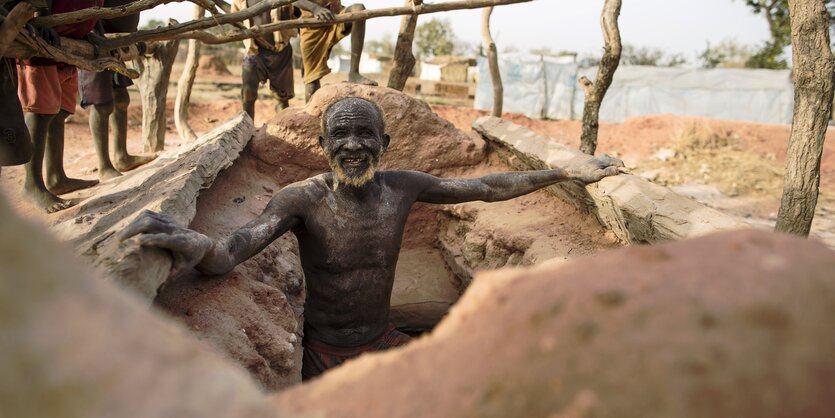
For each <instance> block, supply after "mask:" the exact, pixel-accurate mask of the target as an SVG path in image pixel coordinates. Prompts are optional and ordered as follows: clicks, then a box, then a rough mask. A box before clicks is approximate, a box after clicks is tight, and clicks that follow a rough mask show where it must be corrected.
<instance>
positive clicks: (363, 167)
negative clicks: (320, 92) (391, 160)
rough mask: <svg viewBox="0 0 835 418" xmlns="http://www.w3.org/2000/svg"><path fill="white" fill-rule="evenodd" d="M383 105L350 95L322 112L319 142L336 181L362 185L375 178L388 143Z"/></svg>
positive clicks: (356, 185)
mask: <svg viewBox="0 0 835 418" xmlns="http://www.w3.org/2000/svg"><path fill="white" fill-rule="evenodd" d="M384 130H385V124H384V122H383V115H382V114H381V113H380V110H379V107H377V106H376V105H375V104H373V103H372V102H370V101H368V100H365V99H361V98H358V97H346V98H344V99H341V100H339V101H337V102H335V103H334V104H332V105H331V106H329V107H328V108H327V109H325V113H324V114H323V115H322V133H323V136H320V137H319V145H321V146H322V149H323V150H324V152H325V156H326V157H327V158H328V162H329V163H330V166H331V169H332V170H333V173H334V176H335V178H336V181H338V182H339V183H344V184H347V185H349V186H353V187H360V186H362V185H364V184H366V183H367V182H369V181H371V180H372V179H373V178H374V172H375V171H376V170H377V166H378V164H379V162H380V156H381V155H382V153H383V152H384V151H385V149H386V147H387V146H388V142H389V137H388V135H386V134H385V132H384Z"/></svg>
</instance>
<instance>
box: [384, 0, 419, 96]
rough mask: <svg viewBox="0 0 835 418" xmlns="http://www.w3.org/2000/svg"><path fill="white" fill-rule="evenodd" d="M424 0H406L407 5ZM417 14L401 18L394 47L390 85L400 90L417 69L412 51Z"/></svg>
mask: <svg viewBox="0 0 835 418" xmlns="http://www.w3.org/2000/svg"><path fill="white" fill-rule="evenodd" d="M422 3H423V0H406V6H407V7H408V6H418V5H420V4H422ZM417 18H418V17H417V15H407V16H403V17H402V18H401V19H400V33H399V34H398V35H397V46H396V47H395V48H394V66H393V67H392V69H391V73H390V74H389V83H388V86H389V87H390V88H393V89H395V90H398V91H403V88H405V87H406V80H408V79H409V76H410V75H412V70H414V69H415V55H414V54H413V53H412V42H413V41H414V39H415V27H417Z"/></svg>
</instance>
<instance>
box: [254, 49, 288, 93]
mask: <svg viewBox="0 0 835 418" xmlns="http://www.w3.org/2000/svg"><path fill="white" fill-rule="evenodd" d="M241 77H242V81H243V85H244V88H246V87H247V86H248V87H250V88H253V87H254V88H255V89H257V88H258V84H260V83H264V82H266V81H267V80H269V81H270V90H272V91H273V93H275V95H276V96H278V98H279V99H281V100H290V99H291V98H293V97H294V96H295V91H294V90H295V89H294V87H293V48H291V47H290V45H287V46H286V47H284V49H282V50H281V51H279V52H273V51H270V50H266V49H261V50H259V52H258V55H249V54H247V55H245V56H244V60H243V72H242V74H241Z"/></svg>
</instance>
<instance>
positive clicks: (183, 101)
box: [174, 4, 205, 142]
mask: <svg viewBox="0 0 835 418" xmlns="http://www.w3.org/2000/svg"><path fill="white" fill-rule="evenodd" d="M204 14H205V9H203V8H202V7H200V6H198V5H196V4H195V5H194V16H192V17H193V18H194V19H195V20H197V19H201V18H203V15H204ZM199 65H200V41H198V40H197V39H189V41H188V55H186V62H185V65H184V66H183V73H182V74H181V75H180V80H179V81H178V82H177V99H176V101H175V102H174V126H176V127H177V133H178V134H180V139H181V140H183V141H184V142H185V141H194V140H195V139H197V134H195V133H194V129H192V128H191V125H189V123H188V106H189V103H190V102H191V89H192V87H193V86H194V78H195V77H196V76H197V67H198V66H199Z"/></svg>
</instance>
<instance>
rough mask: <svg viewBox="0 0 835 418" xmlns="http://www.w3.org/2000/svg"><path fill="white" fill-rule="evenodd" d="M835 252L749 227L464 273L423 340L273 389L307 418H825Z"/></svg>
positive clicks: (833, 364) (832, 371) (832, 376)
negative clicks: (447, 308)
mask: <svg viewBox="0 0 835 418" xmlns="http://www.w3.org/2000/svg"><path fill="white" fill-rule="evenodd" d="M833 298H835V253H833V252H832V251H831V250H828V249H826V248H825V247H824V246H822V245H821V244H818V243H815V242H813V241H806V240H798V239H795V238H790V237H787V236H782V235H777V234H773V233H765V232H756V231H746V232H732V233H723V234H717V235H712V236H708V237H703V238H699V239H694V240H690V241H683V242H675V243H671V244H666V245H662V246H655V247H629V248H625V249H622V250H617V251H612V252H608V253H605V254H601V255H598V256H596V257H595V258H593V259H591V258H589V259H582V260H578V261H576V262H569V263H567V264H565V263H562V264H557V265H554V264H546V265H543V266H541V267H538V268H534V269H530V270H503V271H497V272H492V273H486V274H483V275H480V276H477V278H476V280H475V282H474V283H473V286H472V287H470V289H469V290H468V291H467V292H466V293H465V294H464V296H463V297H462V299H461V301H460V302H459V304H458V305H456V307H454V308H453V310H452V312H451V313H450V315H449V316H448V317H447V319H445V320H444V322H442V323H441V324H440V325H439V327H438V328H437V329H436V330H435V331H434V332H433V334H432V335H431V336H429V337H428V338H424V339H421V340H418V341H417V342H415V343H413V344H412V345H410V346H407V347H405V348H402V349H399V350H396V351H390V352H386V353H381V354H377V355H366V356H363V357H360V358H359V359H357V360H355V361H351V362H349V363H347V364H346V365H345V366H344V367H342V368H339V369H336V370H334V371H332V372H329V373H326V374H325V375H324V376H323V377H322V378H320V379H319V380H317V381H313V382H311V383H310V384H306V385H302V386H300V387H297V388H294V389H291V390H289V391H287V392H283V393H281V394H279V395H278V397H277V400H278V402H279V404H280V405H282V406H285V407H288V408H291V410H292V411H295V412H300V413H308V414H311V415H316V416H340V417H346V416H356V417H360V416H362V417H436V416H479V417H510V416H530V417H548V416H550V417H555V416H560V417H562V416H572V417H573V416H578V417H579V416H594V417H643V416H680V417H688V416H702V417H703V416H764V417H780V416H829V415H831V412H832V410H831V390H830V388H831V385H832V382H833V381H835V357H833V356H832V353H833V352H835V334H833V333H832V332H831V330H830V328H831V318H832V317H833V315H835V304H833V303H832V300H833Z"/></svg>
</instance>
